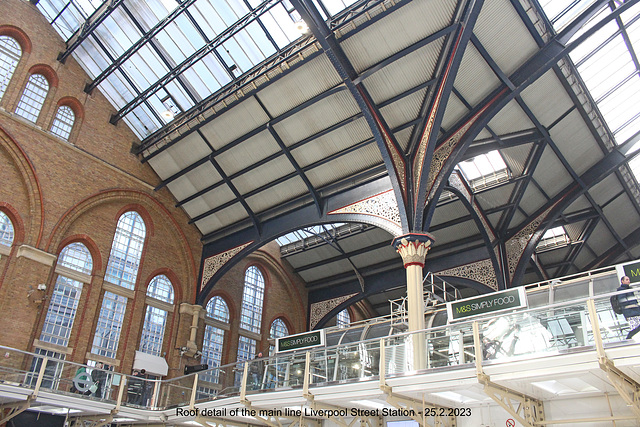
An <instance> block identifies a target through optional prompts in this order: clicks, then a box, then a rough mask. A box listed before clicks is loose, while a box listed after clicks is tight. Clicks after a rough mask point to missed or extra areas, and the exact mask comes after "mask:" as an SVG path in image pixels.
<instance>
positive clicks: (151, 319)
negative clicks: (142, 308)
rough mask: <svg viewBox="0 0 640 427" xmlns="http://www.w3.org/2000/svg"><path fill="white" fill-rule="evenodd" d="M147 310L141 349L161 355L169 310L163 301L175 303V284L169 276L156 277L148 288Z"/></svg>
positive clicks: (144, 351)
mask: <svg viewBox="0 0 640 427" xmlns="http://www.w3.org/2000/svg"><path fill="white" fill-rule="evenodd" d="M147 297H149V298H148V299H147V303H148V305H147V311H146V313H145V316H144V326H143V327H142V337H141V338H140V348H139V350H140V351H141V352H143V353H147V354H152V355H154V356H160V355H161V354H162V341H163V339H164V331H165V327H166V324H167V318H168V317H169V312H168V311H167V310H165V309H163V307H165V308H166V306H164V305H163V304H162V303H168V304H173V286H172V285H171V281H170V280H169V279H168V278H167V276H165V275H163V274H161V275H158V276H156V277H154V278H153V279H152V280H151V283H149V287H148V288H147Z"/></svg>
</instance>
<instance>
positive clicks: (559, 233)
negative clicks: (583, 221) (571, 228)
mask: <svg viewBox="0 0 640 427" xmlns="http://www.w3.org/2000/svg"><path fill="white" fill-rule="evenodd" d="M570 241H571V240H570V239H569V236H568V235H567V232H566V230H565V229H564V227H562V226H559V227H554V228H551V229H549V230H547V231H546V232H545V233H544V234H543V235H542V238H541V239H540V241H539V242H538V246H537V247H536V250H537V251H543V250H549V249H553V248H557V247H562V246H566V245H567V244H569V243H570Z"/></svg>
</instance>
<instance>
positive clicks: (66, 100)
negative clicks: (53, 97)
mask: <svg viewBox="0 0 640 427" xmlns="http://www.w3.org/2000/svg"><path fill="white" fill-rule="evenodd" d="M57 105H58V107H62V106H67V107H69V108H71V111H73V114H74V115H75V116H76V120H82V119H84V106H83V105H82V103H81V102H80V101H78V99H77V98H74V97H73V96H63V97H62V98H60V99H59V100H58V104H57Z"/></svg>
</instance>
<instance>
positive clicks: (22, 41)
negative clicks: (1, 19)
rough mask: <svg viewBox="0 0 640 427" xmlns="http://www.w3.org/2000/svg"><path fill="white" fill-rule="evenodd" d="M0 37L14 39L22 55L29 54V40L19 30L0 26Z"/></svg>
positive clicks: (30, 46) (13, 27) (9, 26)
mask: <svg viewBox="0 0 640 427" xmlns="http://www.w3.org/2000/svg"><path fill="white" fill-rule="evenodd" d="M0 36H9V37H11V38H13V39H15V40H16V41H17V42H18V44H19V45H20V48H21V49H22V53H31V48H32V45H31V39H30V38H29V36H28V35H27V33H25V32H24V31H22V30H21V29H20V28H18V27H15V26H13V25H0Z"/></svg>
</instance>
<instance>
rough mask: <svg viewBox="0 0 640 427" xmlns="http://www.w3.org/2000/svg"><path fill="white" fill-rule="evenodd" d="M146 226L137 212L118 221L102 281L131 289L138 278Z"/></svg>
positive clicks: (125, 214)
mask: <svg viewBox="0 0 640 427" xmlns="http://www.w3.org/2000/svg"><path fill="white" fill-rule="evenodd" d="M145 235H146V226H145V224H144V221H143V220H142V218H141V217H140V215H138V213H137V212H134V211H130V212H126V213H124V214H123V215H122V216H121V217H120V219H119V220H118V227H117V228H116V234H115V236H114V237H113V244H112V246H111V254H110V255H109V263H108V264H107V272H106V274H105V276H104V279H105V280H106V281H107V282H111V283H113V284H115V285H120V286H122V287H124V288H127V289H133V288H134V287H135V284H136V278H137V276H138V267H139V266H140V258H141V257H142V247H143V245H144V238H145Z"/></svg>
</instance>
